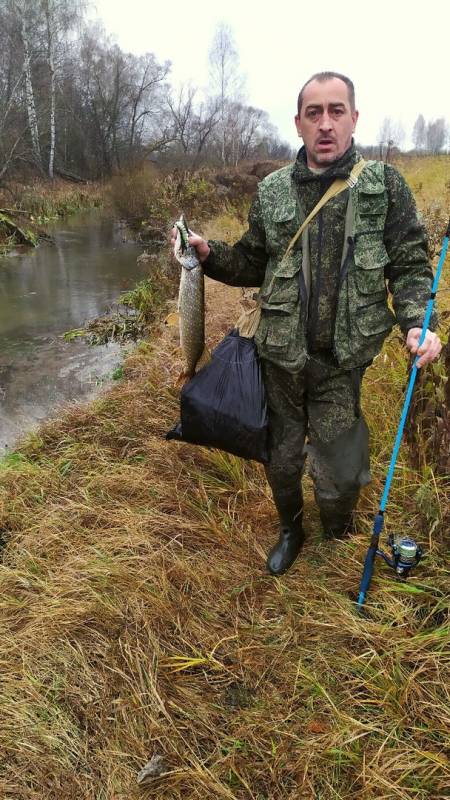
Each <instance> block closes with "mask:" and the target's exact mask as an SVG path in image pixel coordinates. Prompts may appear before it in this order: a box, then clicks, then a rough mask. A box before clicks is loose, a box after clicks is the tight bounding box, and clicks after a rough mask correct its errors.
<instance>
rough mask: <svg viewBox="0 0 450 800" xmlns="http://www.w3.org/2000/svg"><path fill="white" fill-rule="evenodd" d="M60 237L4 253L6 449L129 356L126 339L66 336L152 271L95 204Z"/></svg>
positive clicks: (1, 388)
mask: <svg viewBox="0 0 450 800" xmlns="http://www.w3.org/2000/svg"><path fill="white" fill-rule="evenodd" d="M49 233H50V234H51V235H52V236H53V238H54V241H55V244H54V245H50V244H44V245H41V246H40V247H38V248H37V249H35V250H32V251H30V250H29V251H27V252H26V253H15V254H13V255H10V256H8V257H5V258H0V453H1V452H2V451H3V452H4V450H5V448H8V447H9V448H11V446H12V445H13V443H14V441H16V440H17V438H18V437H19V436H20V435H21V434H23V433H24V432H25V431H27V430H29V429H30V428H31V427H33V426H34V425H35V424H36V423H38V422H39V421H41V420H43V419H45V418H46V417H48V416H50V415H54V414H56V413H57V412H58V410H59V409H60V408H61V407H62V406H63V405H64V404H66V403H68V402H72V401H78V400H80V399H82V398H87V397H90V396H92V395H93V394H95V393H96V392H98V391H99V386H101V385H103V384H104V382H105V380H106V379H107V378H108V377H110V376H111V373H112V371H113V370H114V368H115V367H116V366H117V365H118V364H119V363H120V361H121V360H122V353H121V349H120V346H119V345H117V344H108V345H105V346H101V347H91V346H89V345H88V344H87V343H86V342H84V341H82V340H75V341H72V342H66V341H65V340H64V339H63V338H62V336H63V333H64V332H65V331H67V330H70V329H72V328H79V327H81V326H83V325H84V324H85V323H86V322H87V321H88V320H90V319H93V318H95V317H97V316H100V315H102V314H104V313H105V312H106V311H107V310H108V308H109V307H110V306H111V304H114V303H115V302H116V301H117V299H118V297H119V295H120V294H121V292H123V291H125V290H126V289H129V288H132V287H133V286H134V284H135V283H136V281H137V280H140V279H142V278H143V277H145V276H146V275H147V274H148V266H146V265H142V266H140V265H138V264H137V263H136V258H137V256H138V255H139V254H140V253H141V252H142V248H141V247H138V246H137V245H135V244H133V243H131V242H129V241H127V236H126V229H124V228H123V227H121V226H120V225H119V224H117V223H114V222H113V221H112V220H110V219H107V218H105V217H104V216H103V215H102V213H101V212H98V211H94V212H92V211H90V212H86V213H83V214H78V215H76V216H74V217H72V218H69V219H67V220H64V221H63V222H58V223H56V224H54V225H53V226H52V227H51V228H50V229H49Z"/></svg>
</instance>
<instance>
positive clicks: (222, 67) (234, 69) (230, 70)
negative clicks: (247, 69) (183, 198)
mask: <svg viewBox="0 0 450 800" xmlns="http://www.w3.org/2000/svg"><path fill="white" fill-rule="evenodd" d="M209 67H210V83H211V89H212V94H213V95H214V96H216V97H217V99H218V104H219V110H220V111H219V113H220V136H221V160H222V163H223V164H225V163H226V161H227V159H226V129H227V111H228V105H229V103H230V102H233V101H237V100H238V99H239V95H240V94H241V93H242V90H243V78H242V75H241V74H240V73H239V56H238V52H237V49H236V45H235V42H234V37H233V33H232V30H231V28H230V26H229V25H226V24H225V23H224V22H222V23H220V24H219V25H218V27H217V29H216V32H215V34H214V38H213V41H212V45H211V49H210V51H209Z"/></svg>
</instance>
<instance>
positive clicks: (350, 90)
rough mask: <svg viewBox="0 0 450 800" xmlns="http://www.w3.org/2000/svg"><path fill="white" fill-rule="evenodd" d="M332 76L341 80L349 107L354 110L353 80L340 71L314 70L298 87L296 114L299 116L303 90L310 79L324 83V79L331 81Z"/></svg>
mask: <svg viewBox="0 0 450 800" xmlns="http://www.w3.org/2000/svg"><path fill="white" fill-rule="evenodd" d="M333 78H339V80H340V81H343V82H344V83H345V85H346V86H347V89H348V99H349V101H350V108H351V110H352V111H354V110H355V87H354V86H353V81H351V80H350V78H347V76H346V75H341V73H340V72H316V74H315V75H312V76H311V78H309V80H307V81H306V83H305V84H303V86H302V88H301V89H300V94H299V96H298V100H297V111H298V115H299V116H300V112H301V110H302V103H303V92H304V91H305V89H306V87H307V86H308V84H309V83H311V81H319V83H325V81H331V80H332V79H333Z"/></svg>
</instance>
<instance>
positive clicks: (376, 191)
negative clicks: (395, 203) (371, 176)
mask: <svg viewBox="0 0 450 800" xmlns="http://www.w3.org/2000/svg"><path fill="white" fill-rule="evenodd" d="M358 212H359V216H360V220H361V229H362V231H368V232H369V231H382V230H384V222H385V218H386V213H387V196H386V192H385V189H384V187H383V186H373V187H370V186H366V187H364V189H363V190H362V189H361V190H360V191H359V194H358Z"/></svg>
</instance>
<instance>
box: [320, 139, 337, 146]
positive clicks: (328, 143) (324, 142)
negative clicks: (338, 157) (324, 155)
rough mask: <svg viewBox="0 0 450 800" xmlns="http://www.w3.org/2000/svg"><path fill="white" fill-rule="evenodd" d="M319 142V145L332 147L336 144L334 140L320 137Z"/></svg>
mask: <svg viewBox="0 0 450 800" xmlns="http://www.w3.org/2000/svg"><path fill="white" fill-rule="evenodd" d="M317 144H318V146H319V147H332V146H333V145H334V140H333V139H326V138H323V139H319V140H318V142H317Z"/></svg>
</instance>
